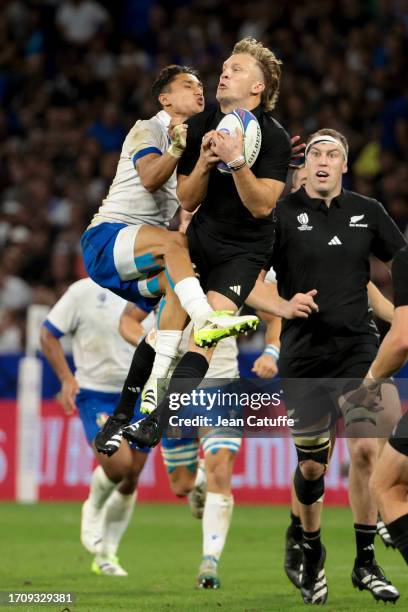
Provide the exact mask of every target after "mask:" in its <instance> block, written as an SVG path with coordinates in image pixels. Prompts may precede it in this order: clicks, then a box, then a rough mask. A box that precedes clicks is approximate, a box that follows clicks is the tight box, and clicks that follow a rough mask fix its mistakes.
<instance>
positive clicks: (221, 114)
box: [216, 104, 263, 123]
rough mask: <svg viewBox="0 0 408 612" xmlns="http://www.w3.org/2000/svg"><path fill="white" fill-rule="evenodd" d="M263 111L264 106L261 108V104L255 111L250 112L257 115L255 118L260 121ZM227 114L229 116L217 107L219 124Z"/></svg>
mask: <svg viewBox="0 0 408 612" xmlns="http://www.w3.org/2000/svg"><path fill="white" fill-rule="evenodd" d="M237 108H239V107H237ZM262 110H263V109H262V106H261V105H260V104H258V106H256V107H255V108H253V109H252V110H251V111H250V112H251V113H252V114H253V115H255V117H256V118H257V119H259V118H260V117H261V115H262ZM226 114H227V113H223V112H222V111H221V109H220V107H219V106H218V107H217V113H216V120H217V121H218V123H219V122H220V121H221V119H222V118H223V117H225V115H226Z"/></svg>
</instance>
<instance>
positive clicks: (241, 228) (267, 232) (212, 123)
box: [177, 106, 291, 242]
mask: <svg viewBox="0 0 408 612" xmlns="http://www.w3.org/2000/svg"><path fill="white" fill-rule="evenodd" d="M251 112H252V113H253V114H254V115H255V116H256V118H257V119H258V121H259V125H260V127H261V132H262V144H261V149H260V151H259V155H258V158H257V160H256V161H255V163H254V165H253V166H252V167H251V170H252V172H253V173H254V175H255V176H256V177H258V178H270V179H275V180H277V181H282V183H284V182H285V180H286V174H287V171H288V166H289V161H290V156H291V143H290V139H289V136H288V135H287V133H286V131H285V130H284V129H283V127H282V126H281V125H280V124H279V123H278V122H277V121H275V119H273V118H272V117H271V116H270V115H269V114H268V113H265V112H264V111H263V110H262V108H261V106H258V107H257V108H255V109H253V110H252V111H251ZM224 116H225V115H224V114H223V113H222V112H221V111H220V110H219V108H218V107H216V108H213V109H210V110H205V111H203V112H202V113H199V114H198V115H194V117H191V118H190V119H189V120H188V121H187V124H188V132H187V146H186V149H185V151H184V153H183V155H182V157H181V159H180V161H179V163H178V168H177V172H178V173H179V174H184V175H189V174H191V172H192V170H193V169H194V167H195V165H196V163H197V160H198V158H199V156H200V147H201V141H202V138H203V136H204V134H206V133H207V132H209V131H210V130H213V129H215V128H216V127H217V126H218V124H219V122H220V121H221V119H222V118H223V117H224ZM193 221H194V224H196V223H197V224H199V225H200V226H201V227H202V228H207V229H208V230H209V231H210V232H212V233H213V234H214V233H215V234H220V235H223V236H227V237H229V238H232V239H235V240H238V241H239V240H240V239H241V238H242V239H243V240H245V241H247V240H250V241H253V242H256V241H257V240H262V239H266V241H268V240H270V238H271V232H272V224H273V219H272V214H271V215H270V216H269V217H266V218H263V219H255V217H253V216H252V214H251V213H250V212H249V210H248V209H247V208H246V207H245V206H244V205H243V204H242V201H241V199H240V197H239V195H238V191H237V189H236V187H235V183H234V179H233V177H232V176H231V175H230V174H223V173H221V172H219V170H217V168H213V169H212V170H211V172H210V177H209V181H208V190H207V195H206V197H205V200H204V202H203V203H202V205H201V206H200V208H199V210H198V212H197V213H196V215H194V217H193Z"/></svg>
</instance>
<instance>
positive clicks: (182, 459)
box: [122, 281, 280, 589]
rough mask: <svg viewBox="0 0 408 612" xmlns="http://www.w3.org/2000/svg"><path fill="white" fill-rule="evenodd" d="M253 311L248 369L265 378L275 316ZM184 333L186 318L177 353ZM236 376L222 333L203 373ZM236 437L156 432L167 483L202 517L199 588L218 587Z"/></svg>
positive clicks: (230, 346) (270, 371)
mask: <svg viewBox="0 0 408 612" xmlns="http://www.w3.org/2000/svg"><path fill="white" fill-rule="evenodd" d="M268 282H273V281H268ZM257 314H258V315H259V316H260V317H261V318H262V319H263V320H264V321H265V322H266V331H265V343H266V346H265V350H264V352H263V353H262V355H261V356H260V357H258V359H257V360H256V361H255V363H254V367H253V371H254V372H255V373H256V374H257V376H259V377H260V378H271V377H272V376H274V375H275V374H276V372H277V366H276V359H277V355H278V354H279V331H280V318H279V317H274V316H272V315H268V314H266V313H262V312H257ZM133 316H134V317H135V318H136V320H138V318H139V314H138V309H137V308H135V307H134V305H133V304H128V305H127V306H126V309H125V310H124V312H123V314H122V318H124V317H133ZM122 334H124V338H125V339H126V340H128V341H132V336H131V335H130V334H131V325H127V326H123V331H122ZM190 334H191V324H190V325H189V326H188V327H187V328H186V329H185V331H184V333H183V337H182V341H181V344H180V347H179V358H181V357H182V355H183V354H184V352H185V350H186V349H187V346H188V341H189V337H190ZM154 335H155V334H154V330H152V331H151V332H150V333H149V334H148V338H147V342H149V343H151V345H152V346H153V347H154V340H155V338H154ZM238 377H239V371H238V348H237V343H236V339H235V338H227V339H225V340H223V341H222V342H220V343H219V344H218V345H217V347H216V349H215V351H214V355H213V358H212V360H211V363H210V367H209V369H208V372H207V374H206V377H205V379H224V380H225V379H236V378H238ZM241 440H242V438H241V435H240V432H236V433H234V431H232V430H231V429H228V430H227V429H226V428H225V430H224V429H222V428H214V429H211V430H209V431H206V432H203V433H202V435H201V437H199V438H177V439H174V438H168V437H166V436H163V438H162V443H161V452H162V456H163V461H164V464H165V466H166V469H167V472H168V476H169V484H170V488H171V490H172V491H173V493H175V495H177V496H178V497H187V498H188V501H189V504H190V507H191V511H192V514H193V516H194V517H196V518H199V519H202V533H203V541H202V542H203V543H202V561H201V564H200V567H199V570H198V576H197V586H198V587H199V588H203V589H218V588H220V586H221V583H220V579H219V576H218V566H219V561H220V558H221V555H222V551H223V549H224V546H225V543H226V538H227V535H228V530H229V526H230V523H231V520H232V513H233V507H234V498H233V493H232V488H231V481H232V472H233V467H234V461H235V457H236V454H237V453H238V451H239V449H240V446H241ZM200 449H202V451H203V453H204V460H203V459H200V458H199V454H200Z"/></svg>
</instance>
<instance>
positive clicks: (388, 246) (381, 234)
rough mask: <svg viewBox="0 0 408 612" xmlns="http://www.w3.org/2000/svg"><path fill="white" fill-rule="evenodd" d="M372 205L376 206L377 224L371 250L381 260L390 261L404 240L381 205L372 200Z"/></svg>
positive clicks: (403, 244) (403, 243)
mask: <svg viewBox="0 0 408 612" xmlns="http://www.w3.org/2000/svg"><path fill="white" fill-rule="evenodd" d="M373 206H376V207H377V225H376V234H375V237H374V240H373V243H372V245H371V251H372V253H373V254H374V255H375V256H376V257H378V259H381V261H391V259H392V258H393V257H394V255H395V254H396V253H397V252H398V251H399V250H400V249H402V247H404V246H405V245H406V240H405V238H404V236H403V235H402V233H401V232H400V230H399V229H398V227H397V226H396V224H395V223H394V221H393V220H392V219H391V217H390V215H389V214H388V213H387V211H386V210H385V208H384V207H383V205H382V204H380V202H377V200H374V201H373Z"/></svg>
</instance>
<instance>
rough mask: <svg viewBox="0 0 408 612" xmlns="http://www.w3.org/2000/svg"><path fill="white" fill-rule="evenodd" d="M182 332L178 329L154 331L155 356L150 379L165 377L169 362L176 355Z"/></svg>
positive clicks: (169, 365)
mask: <svg viewBox="0 0 408 612" xmlns="http://www.w3.org/2000/svg"><path fill="white" fill-rule="evenodd" d="M182 334H183V332H182V331H179V330H176V331H174V330H167V329H166V330H160V329H158V330H157V331H156V345H155V351H156V357H155V358H154V363H153V368H152V373H151V374H150V376H149V381H150V380H153V379H154V380H157V379H158V378H167V374H168V373H169V370H170V367H171V363H172V361H173V359H175V358H176V357H177V353H178V347H179V344H180V342H181V336H182Z"/></svg>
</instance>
